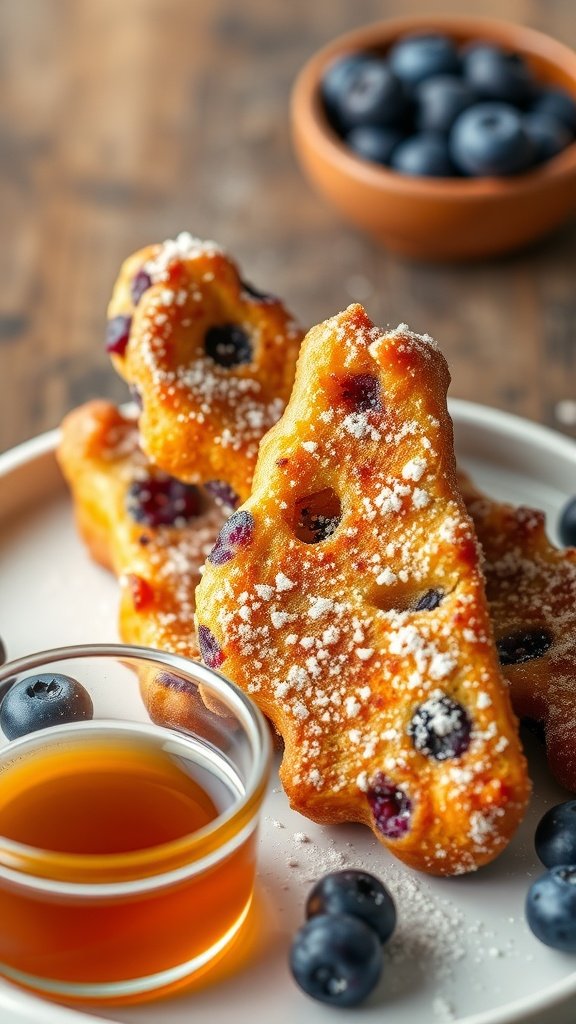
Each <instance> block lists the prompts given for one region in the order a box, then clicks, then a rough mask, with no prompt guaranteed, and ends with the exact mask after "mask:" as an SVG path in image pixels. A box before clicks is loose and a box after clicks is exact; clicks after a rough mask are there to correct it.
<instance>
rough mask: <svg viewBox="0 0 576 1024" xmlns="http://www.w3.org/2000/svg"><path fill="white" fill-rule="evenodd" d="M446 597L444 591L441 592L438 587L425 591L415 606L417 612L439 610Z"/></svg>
mask: <svg viewBox="0 0 576 1024" xmlns="http://www.w3.org/2000/svg"><path fill="white" fill-rule="evenodd" d="M443 597H444V591H443V590H439V589H438V587H431V588H430V590H425V591H424V593H423V594H421V595H420V597H419V598H418V600H417V601H416V603H415V605H414V611H415V612H433V611H434V609H435V608H438V606H439V605H441V604H442V599H443Z"/></svg>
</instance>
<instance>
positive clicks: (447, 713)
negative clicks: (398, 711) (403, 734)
mask: <svg viewBox="0 0 576 1024" xmlns="http://www.w3.org/2000/svg"><path fill="white" fill-rule="evenodd" d="M471 733H472V723H471V721H470V718H469V716H468V713H467V712H466V711H465V709H464V708H463V707H462V705H461V704H458V702H457V701H455V700H452V698H451V697H448V696H447V694H445V693H444V694H441V695H439V696H432V697H429V698H428V700H425V701H424V702H423V703H422V704H419V705H418V707H417V708H416V710H415V712H414V714H413V715H412V718H411V720H410V723H409V725H408V735H409V736H410V737H411V739H412V743H413V744H414V747H415V748H416V750H419V751H420V753H421V754H426V756H427V757H431V758H433V760H435V761H446V760H448V758H452V757H461V755H462V754H464V753H465V751H466V750H467V749H468V747H469V746H470V736H471Z"/></svg>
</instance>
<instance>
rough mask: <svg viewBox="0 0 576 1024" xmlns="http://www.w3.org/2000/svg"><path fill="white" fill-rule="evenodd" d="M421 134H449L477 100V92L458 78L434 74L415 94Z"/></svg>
mask: <svg viewBox="0 0 576 1024" xmlns="http://www.w3.org/2000/svg"><path fill="white" fill-rule="evenodd" d="M415 100H416V128H417V129H418V131H419V132H448V131H449V130H450V128H451V127H452V125H453V123H454V121H455V120H456V118H457V117H458V114H461V113H462V111H463V110H466V108H467V107H471V106H472V104H473V103H474V102H475V101H476V96H475V94H474V91H473V90H472V89H471V88H470V86H469V85H468V84H467V83H466V82H465V81H464V80H463V79H462V78H458V77H457V76H456V75H435V76H434V78H427V79H425V80H424V81H423V82H421V83H420V85H418V87H417V89H416V93H415Z"/></svg>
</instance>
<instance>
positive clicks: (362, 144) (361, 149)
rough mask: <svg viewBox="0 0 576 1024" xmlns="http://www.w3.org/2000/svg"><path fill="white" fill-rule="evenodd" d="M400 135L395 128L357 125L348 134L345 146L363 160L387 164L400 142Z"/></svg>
mask: <svg viewBox="0 0 576 1024" xmlns="http://www.w3.org/2000/svg"><path fill="white" fill-rule="evenodd" d="M402 138H403V136H402V133H401V132H399V131H398V130H397V129H396V128H383V127H382V128H381V127H378V125H371V124H366V125H359V126H358V127H357V128H353V129H352V131H351V132H348V135H347V136H346V145H347V146H348V147H349V149H351V150H352V151H353V152H354V153H357V154H358V156H361V157H363V159H364V160H372V162H373V163H376V164H387V163H388V161H389V159H390V154H391V153H392V150H393V149H394V147H395V146H397V145H398V143H399V142H401V141H402Z"/></svg>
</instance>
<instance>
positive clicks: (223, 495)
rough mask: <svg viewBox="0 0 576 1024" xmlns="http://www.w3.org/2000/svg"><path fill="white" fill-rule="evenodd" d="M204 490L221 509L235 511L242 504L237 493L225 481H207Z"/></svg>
mask: <svg viewBox="0 0 576 1024" xmlns="http://www.w3.org/2000/svg"><path fill="white" fill-rule="evenodd" d="M204 489H205V490H206V491H208V494H210V495H211V496H212V497H213V498H214V501H215V502H216V504H217V505H220V507H221V508H225V509H234V508H237V507H238V505H239V504H240V498H239V497H238V495H237V494H236V491H234V490H232V488H231V487H230V484H227V483H226V481H225V480H207V482H206V483H205V484H204Z"/></svg>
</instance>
